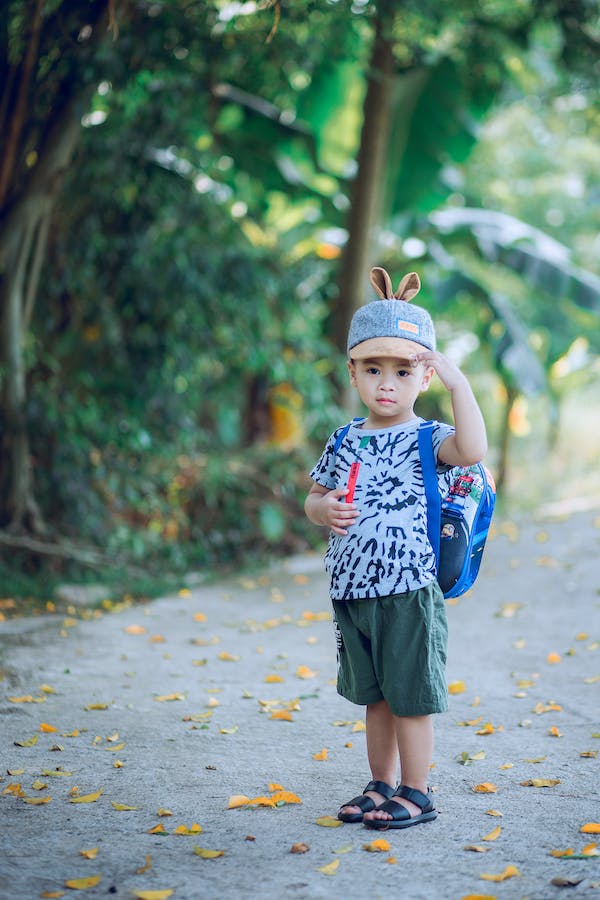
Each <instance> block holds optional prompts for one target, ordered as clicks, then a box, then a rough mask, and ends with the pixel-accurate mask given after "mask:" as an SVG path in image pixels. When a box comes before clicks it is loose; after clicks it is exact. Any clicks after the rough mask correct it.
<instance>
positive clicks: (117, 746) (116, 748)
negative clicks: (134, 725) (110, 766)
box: [104, 741, 125, 753]
mask: <svg viewBox="0 0 600 900" xmlns="http://www.w3.org/2000/svg"><path fill="white" fill-rule="evenodd" d="M124 746H125V741H121V743H120V744H115V746H114V747H105V748H104V749H105V750H108V752H109V753H118V752H119V750H122V749H123V747H124Z"/></svg>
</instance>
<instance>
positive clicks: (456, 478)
mask: <svg viewBox="0 0 600 900" xmlns="http://www.w3.org/2000/svg"><path fill="white" fill-rule="evenodd" d="M432 432H433V422H422V423H421V425H420V426H419V435H418V441H419V455H420V457H421V468H422V469H423V480H424V482H425V497H426V499H427V536H428V538H429V541H430V543H431V546H432V547H433V550H434V552H435V558H436V560H437V570H438V572H437V577H438V582H439V585H440V587H441V589H442V592H443V594H444V597H446V598H450V597H460V596H461V594H464V593H465V592H466V591H468V590H469V588H470V587H471V586H472V585H473V583H474V581H475V579H476V578H477V574H478V572H479V566H480V565H481V559H482V556H483V548H484V547H485V542H486V538H487V536H488V531H489V528H490V523H491V521H492V513H493V512H494V506H495V503H496V485H495V484H494V479H493V478H492V476H491V475H490V473H489V472H488V470H487V469H486V468H485V466H483V465H482V464H481V463H476V464H475V465H473V466H454V468H452V469H450V470H449V472H447V473H446V475H445V476H443V477H444V479H445V481H446V484H447V489H446V493H445V495H444V497H443V498H442V497H440V489H439V479H438V475H437V472H436V464H435V457H434V455H433V443H432Z"/></svg>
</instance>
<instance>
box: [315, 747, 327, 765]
mask: <svg viewBox="0 0 600 900" xmlns="http://www.w3.org/2000/svg"><path fill="white" fill-rule="evenodd" d="M313 759H316V760H317V762H322V761H323V760H326V759H327V748H326V747H323V749H322V750H319V752H318V753H313Z"/></svg>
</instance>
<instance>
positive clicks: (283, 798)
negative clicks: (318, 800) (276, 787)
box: [271, 790, 302, 806]
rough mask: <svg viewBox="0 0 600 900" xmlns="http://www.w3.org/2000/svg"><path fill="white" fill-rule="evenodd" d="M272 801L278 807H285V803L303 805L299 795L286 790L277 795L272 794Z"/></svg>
mask: <svg viewBox="0 0 600 900" xmlns="http://www.w3.org/2000/svg"><path fill="white" fill-rule="evenodd" d="M271 800H273V801H274V803H275V805H276V806H283V805H284V804H285V803H302V800H301V799H300V797H298V796H297V794H293V793H292V792H291V791H284V790H280V791H275V793H273V794H271Z"/></svg>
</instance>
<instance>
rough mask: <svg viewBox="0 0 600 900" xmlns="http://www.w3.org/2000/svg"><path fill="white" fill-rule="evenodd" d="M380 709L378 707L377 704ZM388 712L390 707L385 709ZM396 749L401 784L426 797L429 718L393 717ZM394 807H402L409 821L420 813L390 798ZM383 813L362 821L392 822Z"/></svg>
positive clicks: (375, 812) (401, 800) (400, 799)
mask: <svg viewBox="0 0 600 900" xmlns="http://www.w3.org/2000/svg"><path fill="white" fill-rule="evenodd" d="M378 705H379V704H378ZM388 709H389V707H388ZM393 720H394V725H395V732H396V739H397V748H398V753H399V755H400V770H401V782H402V784H404V785H406V786H407V787H411V788H416V789H417V790H418V791H421V792H422V793H423V794H426V793H427V780H428V776H429V766H430V764H431V758H432V755H433V721H432V718H431V716H393ZM393 801H394V802H395V803H400V804H402V806H405V807H406V808H407V809H408V811H409V813H410V815H411V817H412V816H418V815H420V813H421V812H422V810H421V809H419V807H418V806H415V804H414V803H411V802H410V801H409V800H405V799H404V798H403V797H393ZM391 818H392V817H391V816H390V814H389V813H387V812H385V811H383V810H382V811H378V810H373V811H372V812H369V813H365V816H364V820H365V821H369V820H373V819H384V820H385V819H391Z"/></svg>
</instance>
